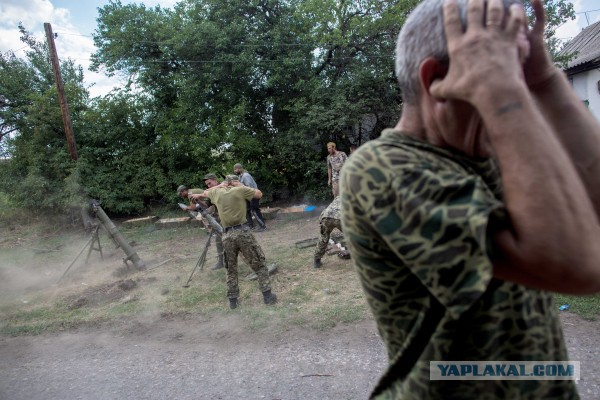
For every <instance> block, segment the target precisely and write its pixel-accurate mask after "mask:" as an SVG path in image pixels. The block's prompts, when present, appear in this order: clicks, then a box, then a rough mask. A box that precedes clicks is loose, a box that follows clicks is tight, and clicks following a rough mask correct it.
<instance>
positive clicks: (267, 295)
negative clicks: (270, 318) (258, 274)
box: [263, 290, 277, 304]
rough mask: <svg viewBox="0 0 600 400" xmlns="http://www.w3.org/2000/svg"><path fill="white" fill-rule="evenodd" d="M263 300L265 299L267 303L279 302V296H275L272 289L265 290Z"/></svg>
mask: <svg viewBox="0 0 600 400" xmlns="http://www.w3.org/2000/svg"><path fill="white" fill-rule="evenodd" d="M263 300H264V301H265V304H275V303H276V302H277V296H275V293H271V291H270V290H267V291H266V292H263Z"/></svg>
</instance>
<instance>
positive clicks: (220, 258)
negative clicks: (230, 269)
mask: <svg viewBox="0 0 600 400" xmlns="http://www.w3.org/2000/svg"><path fill="white" fill-rule="evenodd" d="M221 268H225V264H224V263H223V254H219V256H218V259H217V262H216V263H215V265H214V266H213V267H212V268H211V269H212V270H215V269H221Z"/></svg>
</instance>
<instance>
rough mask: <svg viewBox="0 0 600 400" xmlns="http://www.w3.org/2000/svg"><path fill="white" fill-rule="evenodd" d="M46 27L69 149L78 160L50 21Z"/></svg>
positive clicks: (45, 24) (75, 159) (74, 159)
mask: <svg viewBox="0 0 600 400" xmlns="http://www.w3.org/2000/svg"><path fill="white" fill-rule="evenodd" d="M44 29H45V30H46V39H47V40H48V47H49V48H50V61H51V62H52V70H53V71H54V77H55V78H56V88H57V89H58V102H59V103H60V111H61V113H62V119H63V124H64V125H65V136H66V137H67V148H68V149H69V154H70V155H71V159H72V160H73V161H77V158H78V157H77V146H76V145H75V136H74V135H73V125H72V124H71V115H70V114H69V106H68V105H67V99H66V97H65V90H64V85H63V81H62V76H61V75H60V65H59V63H58V54H56V46H55V45H54V34H53V33H52V26H51V25H50V24H49V23H48V22H45V23H44Z"/></svg>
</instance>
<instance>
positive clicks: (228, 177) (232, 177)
mask: <svg viewBox="0 0 600 400" xmlns="http://www.w3.org/2000/svg"><path fill="white" fill-rule="evenodd" d="M225 179H226V180H227V182H231V181H239V180H240V177H239V176H237V175H227V177H226V178H225Z"/></svg>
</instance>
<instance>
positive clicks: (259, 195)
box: [229, 181, 263, 199]
mask: <svg viewBox="0 0 600 400" xmlns="http://www.w3.org/2000/svg"><path fill="white" fill-rule="evenodd" d="M229 186H233V187H238V186H245V185H244V184H243V183H242V182H240V181H231V182H230V183H229ZM262 196H263V194H262V192H261V191H260V190H258V189H254V196H252V198H253V199H260V198H262Z"/></svg>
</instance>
